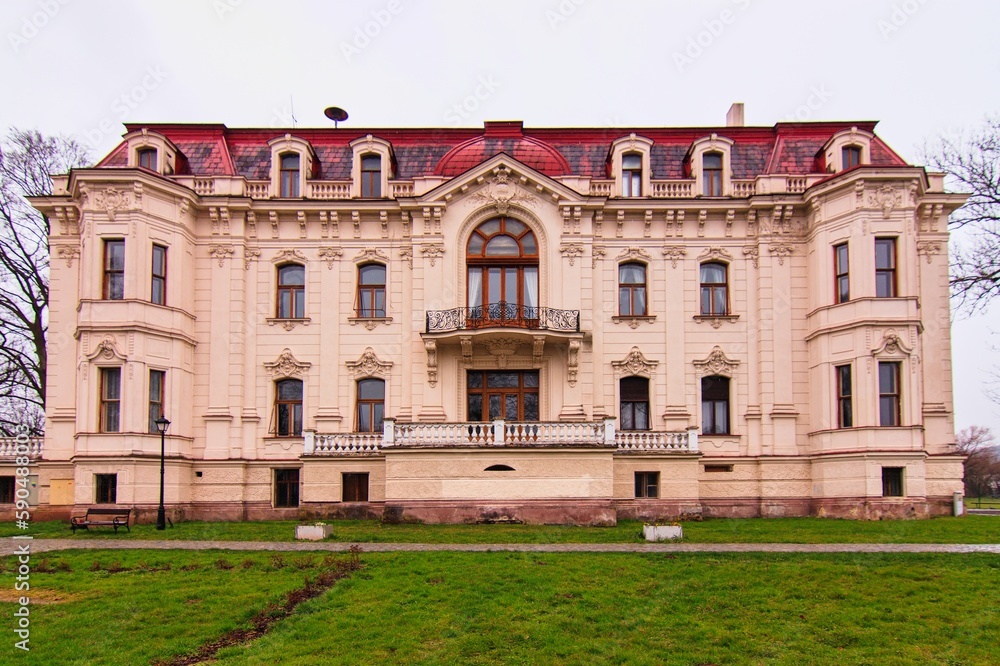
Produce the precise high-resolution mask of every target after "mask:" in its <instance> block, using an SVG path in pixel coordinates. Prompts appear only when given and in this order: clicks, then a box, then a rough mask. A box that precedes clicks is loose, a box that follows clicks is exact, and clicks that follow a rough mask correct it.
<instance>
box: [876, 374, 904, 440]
mask: <svg viewBox="0 0 1000 666" xmlns="http://www.w3.org/2000/svg"><path fill="white" fill-rule="evenodd" d="M878 415H879V416H878V418H879V425H881V426H898V425H900V423H901V421H902V419H901V418H900V411H899V363H898V362H897V361H890V362H880V363H879V364H878Z"/></svg>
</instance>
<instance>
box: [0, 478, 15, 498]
mask: <svg viewBox="0 0 1000 666" xmlns="http://www.w3.org/2000/svg"><path fill="white" fill-rule="evenodd" d="M14 488H15V486H14V477H13V476H0V504H13V503H14Z"/></svg>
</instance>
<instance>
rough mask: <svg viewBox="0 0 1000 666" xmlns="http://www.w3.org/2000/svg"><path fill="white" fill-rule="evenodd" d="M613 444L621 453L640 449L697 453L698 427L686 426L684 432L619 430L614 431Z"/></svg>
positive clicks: (639, 450)
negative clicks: (686, 428)
mask: <svg viewBox="0 0 1000 666" xmlns="http://www.w3.org/2000/svg"><path fill="white" fill-rule="evenodd" d="M615 444H617V445H618V450H619V451H621V452H623V453H626V452H641V451H664V452H677V453H697V452H698V429H697V428H688V430H687V431H686V432H657V431H653V430H619V431H618V432H616V433H615Z"/></svg>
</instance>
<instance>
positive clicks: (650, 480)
mask: <svg viewBox="0 0 1000 666" xmlns="http://www.w3.org/2000/svg"><path fill="white" fill-rule="evenodd" d="M635 496H636V499H640V498H655V497H659V496H660V473H659V472H636V473H635Z"/></svg>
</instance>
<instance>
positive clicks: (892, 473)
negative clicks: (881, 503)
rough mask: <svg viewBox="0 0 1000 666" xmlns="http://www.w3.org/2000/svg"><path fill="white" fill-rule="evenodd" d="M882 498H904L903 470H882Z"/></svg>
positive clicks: (886, 468)
mask: <svg viewBox="0 0 1000 666" xmlns="http://www.w3.org/2000/svg"><path fill="white" fill-rule="evenodd" d="M882 497H903V468H902V467H883V468H882Z"/></svg>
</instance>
